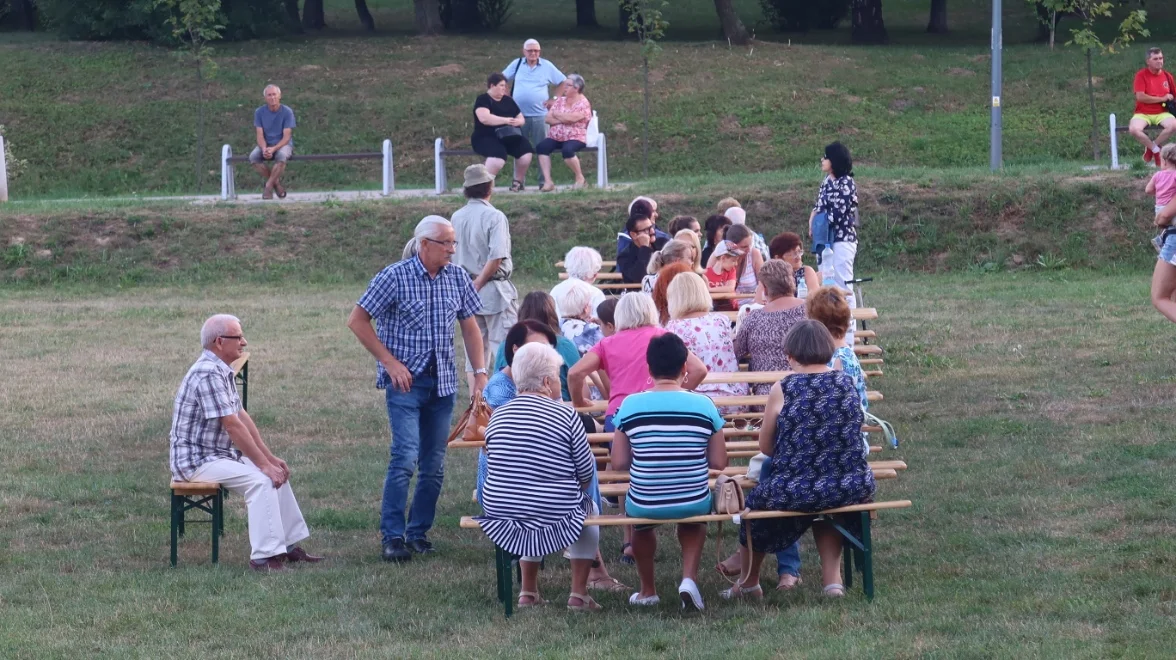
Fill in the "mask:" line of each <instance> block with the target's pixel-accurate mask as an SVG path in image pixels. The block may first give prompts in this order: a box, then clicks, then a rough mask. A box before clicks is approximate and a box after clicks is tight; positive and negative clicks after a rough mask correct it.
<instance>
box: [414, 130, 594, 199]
mask: <svg viewBox="0 0 1176 660" xmlns="http://www.w3.org/2000/svg"><path fill="white" fill-rule="evenodd" d="M531 146H535V145H531ZM579 153H587V154H596V187H597V188H598V189H600V190H604V189H605V188H608V145H607V141H606V140H605V138H604V133H601V134H600V142H599V143H597V145H596V146H595V147H584V148H583V149H581V150H580V151H579ZM449 156H462V157H472V158H478V159H484V158H485V157H484V156H479V155H478V154H477V152H475V151H474V150H473V149H450V148H446V146H445V138H437V139H436V140H435V141H434V142H433V191H434V192H435V193H437V194H438V195H444V194H445V193H446V192H449V177H448V175H447V174H446V172H445V159H446V158H448V157H449Z"/></svg>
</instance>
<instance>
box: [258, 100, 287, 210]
mask: <svg viewBox="0 0 1176 660" xmlns="http://www.w3.org/2000/svg"><path fill="white" fill-rule="evenodd" d="M262 93H263V94H264V95H265V105H263V106H261V107H260V108H258V109H257V110H254V111H253V126H254V128H255V129H256V130H257V146H256V147H254V148H253V152H252V153H250V154H249V162H250V163H253V169H255V170H257V172H258V173H259V174H261V178H262V179H264V180H265V192H263V193H262V195H261V198H262V199H273V198H274V191H277V193H278V197H285V196H286V189H285V188H284V187H283V186H282V172H285V171H286V161H287V160H289V159H290V156H292V155H293V154H294V137H293V135H292V132H293V130H294V111H293V110H291V109H290V106H288V105H282V90H281V89H279V88H278V86H277V85H266V88H265V91H264V92H262ZM266 161H273V167H270V166H269V165H267V164H266Z"/></svg>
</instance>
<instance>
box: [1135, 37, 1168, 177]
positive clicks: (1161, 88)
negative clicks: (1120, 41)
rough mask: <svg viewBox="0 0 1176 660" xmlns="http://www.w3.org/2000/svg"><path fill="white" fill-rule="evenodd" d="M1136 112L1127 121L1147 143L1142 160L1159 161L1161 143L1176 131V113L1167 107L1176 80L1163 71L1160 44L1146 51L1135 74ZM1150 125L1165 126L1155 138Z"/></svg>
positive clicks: (1136, 134)
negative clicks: (1149, 132) (1144, 61)
mask: <svg viewBox="0 0 1176 660" xmlns="http://www.w3.org/2000/svg"><path fill="white" fill-rule="evenodd" d="M1134 90H1135V115H1134V116H1132V117H1131V123H1129V124H1128V125H1127V127H1128V130H1129V131H1130V132H1131V135H1133V136H1135V139H1136V140H1139V142H1140V143H1141V144H1142V145H1143V146H1144V151H1143V161H1144V162H1145V163H1157V164H1158V163H1159V154H1160V145H1162V144H1163V143H1165V142H1167V141H1168V138H1169V137H1171V136H1172V134H1173V133H1176V117H1174V116H1172V114H1171V113H1170V112H1168V111H1167V110H1166V109H1165V108H1164V104H1165V103H1167V102H1168V101H1171V100H1172V99H1173V98H1174V97H1173V93H1176V81H1174V80H1173V78H1172V74H1170V73H1168V72H1167V71H1164V53H1163V51H1161V50H1160V49H1159V48H1149V49H1148V51H1147V66H1146V67H1144V68H1142V69H1140V70H1139V73H1136V74H1135V84H1134ZM1148 126H1159V127H1161V128H1163V129H1164V130H1162V131H1161V132H1160V134H1159V135H1157V136H1156V141H1155V142H1152V141H1151V139H1150V138H1148V136H1147V134H1146V133H1144V132H1143V129H1145V128H1147V127H1148Z"/></svg>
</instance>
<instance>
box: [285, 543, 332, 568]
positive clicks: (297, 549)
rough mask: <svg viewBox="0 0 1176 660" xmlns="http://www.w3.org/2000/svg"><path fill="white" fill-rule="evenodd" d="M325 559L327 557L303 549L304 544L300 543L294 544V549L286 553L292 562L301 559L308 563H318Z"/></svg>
mask: <svg viewBox="0 0 1176 660" xmlns="http://www.w3.org/2000/svg"><path fill="white" fill-rule="evenodd" d="M324 559H326V557H318V556H315V555H312V554H310V553H309V552H307V551H305V550H303V549H302V546H298V545H296V546H294V549H293V550H291V551H290V552H287V553H286V561H288V562H290V563H291V564H293V563H294V562H299V561H304V562H306V563H308V564H317V563H319V562H320V561H322V560H324Z"/></svg>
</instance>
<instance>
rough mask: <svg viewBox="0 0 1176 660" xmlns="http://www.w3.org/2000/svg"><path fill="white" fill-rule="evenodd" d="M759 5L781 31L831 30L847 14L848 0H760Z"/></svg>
mask: <svg viewBox="0 0 1176 660" xmlns="http://www.w3.org/2000/svg"><path fill="white" fill-rule="evenodd" d="M760 7H761V8H762V9H763V12H764V17H766V18H767V19H768V22H769V23H771V24H772V27H774V28H776V29H777V30H780V31H782V32H806V31H808V30H810V29H813V28H816V29H818V30H832V29H834V28H836V27H837V26H838V25H840V24H841V21H843V20H845V17H846V16H848V15H849V0H760Z"/></svg>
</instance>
